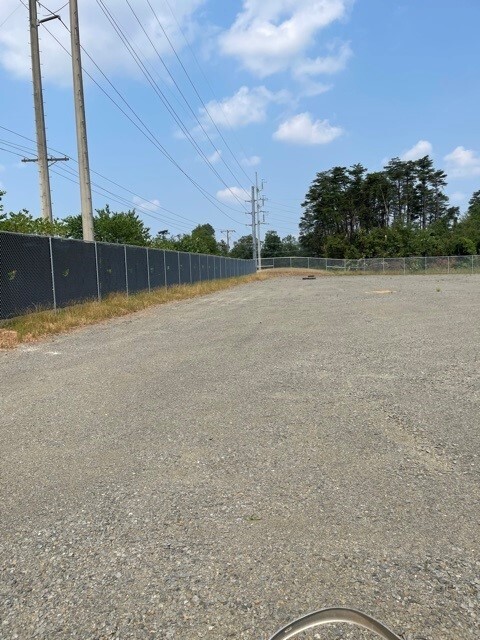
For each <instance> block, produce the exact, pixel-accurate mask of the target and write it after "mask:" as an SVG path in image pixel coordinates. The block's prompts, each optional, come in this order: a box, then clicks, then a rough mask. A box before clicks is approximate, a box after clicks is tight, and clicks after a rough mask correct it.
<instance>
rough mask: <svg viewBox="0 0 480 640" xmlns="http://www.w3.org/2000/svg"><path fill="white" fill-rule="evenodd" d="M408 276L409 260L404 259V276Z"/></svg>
mask: <svg viewBox="0 0 480 640" xmlns="http://www.w3.org/2000/svg"><path fill="white" fill-rule="evenodd" d="M406 274H407V259H406V258H403V275H404V276H405V275H406Z"/></svg>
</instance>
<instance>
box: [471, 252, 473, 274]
mask: <svg viewBox="0 0 480 640" xmlns="http://www.w3.org/2000/svg"><path fill="white" fill-rule="evenodd" d="M471 258H472V275H473V255H472V256H471Z"/></svg>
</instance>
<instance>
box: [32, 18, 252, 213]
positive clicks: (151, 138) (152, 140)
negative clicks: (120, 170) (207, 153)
mask: <svg viewBox="0 0 480 640" xmlns="http://www.w3.org/2000/svg"><path fill="white" fill-rule="evenodd" d="M61 23H62V25H63V26H64V28H65V29H66V30H67V31H68V32H70V30H69V28H68V27H67V25H66V24H65V23H64V22H63V21H61ZM43 27H44V29H45V30H46V31H47V32H48V33H49V34H50V36H51V37H52V38H53V39H54V40H55V41H56V42H57V44H58V45H59V46H60V47H61V48H62V49H63V50H64V51H65V52H66V53H67V54H68V55H71V54H70V52H69V51H68V49H66V47H64V46H63V44H62V43H61V42H60V40H58V38H57V37H56V36H55V35H54V34H53V33H52V32H51V31H50V30H49V29H48V27H46V26H45V25H43ZM82 51H83V52H84V53H85V55H86V56H87V57H88V58H89V60H90V61H91V62H92V64H94V66H95V67H96V68H97V70H98V71H99V72H100V73H101V75H102V76H103V77H104V78H105V80H106V81H107V82H108V84H109V85H110V86H111V87H112V89H113V90H114V91H115V93H116V94H117V95H118V96H119V97H120V99H121V100H122V102H123V103H124V104H125V105H126V106H127V108H128V109H129V110H130V111H131V112H132V114H133V115H134V117H135V118H136V119H137V120H138V121H139V122H140V125H141V126H140V125H139V124H138V123H137V122H135V120H133V118H132V117H131V116H130V115H129V114H128V113H127V112H126V111H125V110H124V109H123V108H122V107H121V106H120V105H119V104H118V102H117V101H116V100H115V99H114V98H112V96H111V95H110V94H109V93H108V92H107V91H106V90H105V89H104V88H103V87H102V86H101V84H100V83H99V82H97V80H96V79H95V78H94V77H93V76H92V75H91V74H90V73H89V72H88V71H86V70H85V69H84V73H85V74H86V75H87V76H88V77H89V78H90V80H91V81H92V82H93V83H94V84H95V85H96V86H97V87H98V88H99V89H100V91H102V93H103V94H104V95H105V96H106V97H107V98H108V99H109V100H110V101H111V102H112V103H113V104H114V105H115V107H116V108H117V109H118V110H119V111H120V112H121V113H122V114H123V115H124V116H125V117H126V118H127V119H128V120H129V121H130V122H131V123H132V124H133V125H134V127H135V128H136V129H138V131H140V133H141V134H142V135H143V136H144V137H145V138H146V139H147V140H148V141H149V142H150V143H151V144H153V146H154V147H156V148H157V149H158V150H159V151H160V152H161V153H162V154H163V155H164V156H165V157H166V158H167V159H168V160H169V161H170V162H171V163H172V164H173V165H174V166H175V167H176V168H177V169H178V170H179V171H180V172H181V173H182V174H183V175H184V176H185V177H186V178H187V180H189V182H191V183H192V184H193V186H194V187H195V188H196V189H197V190H198V191H199V192H200V193H201V194H202V195H203V196H204V198H206V199H207V200H208V201H209V202H210V204H212V205H213V206H214V207H215V208H216V209H218V211H220V213H222V214H223V215H224V216H226V217H227V218H229V219H230V220H232V221H233V222H237V223H238V224H240V223H239V222H238V220H235V219H234V218H232V216H230V215H229V214H228V213H226V212H225V211H224V210H223V209H221V208H220V207H219V206H218V204H217V201H216V198H215V197H214V196H212V195H211V194H210V193H208V191H206V189H204V188H203V187H202V186H201V185H200V184H199V183H198V182H197V181H196V180H195V179H194V178H192V177H191V176H190V175H189V174H188V173H187V172H186V171H185V170H184V169H183V168H182V167H181V166H180V165H179V164H178V162H177V161H176V160H175V159H174V158H173V157H172V156H171V154H170V153H169V152H168V151H167V150H166V149H165V147H164V146H163V145H162V144H161V142H160V141H159V140H158V138H157V137H156V136H155V134H154V133H153V132H152V131H151V129H150V128H149V127H148V126H147V125H146V124H145V122H144V121H143V120H142V119H141V118H140V116H139V115H138V114H137V113H136V112H135V110H134V109H133V107H131V106H130V104H129V103H128V101H127V100H126V99H125V98H124V97H123V95H122V94H121V93H120V92H119V91H118V89H117V88H116V87H115V85H114V84H113V83H112V82H111V80H110V79H109V78H108V77H107V76H106V74H105V73H104V72H103V71H102V69H101V68H100V67H99V65H98V64H97V63H96V62H95V60H94V59H93V58H92V56H91V55H90V54H89V53H88V52H87V51H85V48H84V47H82ZM142 127H143V129H142ZM225 206H227V207H228V205H225ZM228 208H230V209H233V210H234V211H237V212H238V210H237V209H234V208H233V207H228Z"/></svg>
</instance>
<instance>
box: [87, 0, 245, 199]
mask: <svg viewBox="0 0 480 640" xmlns="http://www.w3.org/2000/svg"><path fill="white" fill-rule="evenodd" d="M97 4H98V6H99V7H100V8H101V10H102V12H103V13H104V15H105V16H106V18H107V20H108V21H109V22H110V24H111V25H112V27H113V29H114V31H115V32H116V34H117V36H118V37H119V38H120V40H121V41H122V43H123V45H124V46H125V48H126V49H127V51H128V53H129V54H130V56H131V57H132V58H133V60H134V61H135V63H136V65H137V66H138V67H139V69H140V70H141V72H142V73H143V75H144V76H145V78H146V79H147V81H148V83H149V84H150V86H151V87H152V89H153V90H154V92H155V93H156V95H157V96H158V97H159V99H160V101H161V102H162V104H163V105H164V106H165V108H166V109H167V111H168V112H169V113H170V115H171V116H172V118H173V119H174V120H175V122H176V123H177V125H178V126H179V127H180V129H181V130H182V132H183V133H184V135H185V136H186V138H187V139H188V141H189V142H190V143H191V144H192V146H193V148H194V149H195V150H196V151H197V153H198V154H199V155H200V157H201V158H202V160H203V161H204V162H205V163H206V164H207V166H208V167H209V168H210V169H211V170H212V172H213V173H214V174H215V175H216V177H217V178H218V179H219V180H220V182H221V183H222V184H223V185H224V186H225V187H226V188H227V189H228V190H229V191H230V192H231V193H232V196H233V197H234V198H235V199H236V200H237V201H238V202H239V203H240V205H241V206H243V204H244V203H243V202H242V201H241V200H240V198H239V197H238V196H237V195H236V193H235V192H234V191H232V189H231V188H230V187H229V185H228V184H227V183H226V182H225V181H224V180H223V178H222V177H221V175H220V174H219V173H218V171H217V170H216V169H215V167H214V166H213V164H212V163H211V161H210V160H209V159H208V158H207V156H206V155H205V153H204V152H203V150H202V149H201V147H200V146H199V144H198V143H197V141H196V140H195V139H194V138H193V136H192V134H191V133H190V131H189V130H188V128H187V127H186V125H185V124H184V122H183V121H182V119H181V118H180V116H179V115H178V113H177V112H176V110H175V109H174V107H173V106H172V104H171V103H170V101H169V100H168V98H167V97H166V96H165V94H164V93H163V91H162V90H161V88H160V87H159V85H158V83H157V82H156V80H155V79H154V78H153V77H152V75H151V73H150V72H149V71H148V69H147V68H146V66H145V64H144V63H143V62H142V60H141V58H140V56H139V54H138V53H137V52H136V50H135V48H134V47H133V45H132V44H131V43H130V42H129V40H128V38H127V36H126V35H125V32H124V31H123V29H122V28H121V26H120V25H119V23H118V21H117V20H116V19H115V17H114V16H113V14H112V13H111V11H110V10H109V9H108V8H107V7H106V5H105V3H104V2H103V0H97ZM127 4H128V5H129V7H130V8H131V10H132V12H133V14H134V16H135V18H136V20H137V21H138V23H139V25H140V26H141V28H142V29H143V31H144V33H145V35H146V36H147V38H148V39H149V41H150V43H151V44H152V46H153V48H154V50H155V51H156V52H157V54H158V51H157V50H156V48H155V45H154V44H153V42H152V40H151V39H150V37H149V36H148V34H147V32H146V31H145V29H144V27H143V25H142V23H141V22H140V20H139V18H138V16H137V15H136V13H135V11H134V10H133V9H132V7H131V5H130V4H129V3H128V0H127ZM158 55H159V54H158ZM159 57H160V60H161V61H162V63H163V60H162V59H161V56H160V55H159ZM167 71H168V70H167ZM172 78H173V77H172ZM177 88H178V86H177ZM187 104H188V102H187Z"/></svg>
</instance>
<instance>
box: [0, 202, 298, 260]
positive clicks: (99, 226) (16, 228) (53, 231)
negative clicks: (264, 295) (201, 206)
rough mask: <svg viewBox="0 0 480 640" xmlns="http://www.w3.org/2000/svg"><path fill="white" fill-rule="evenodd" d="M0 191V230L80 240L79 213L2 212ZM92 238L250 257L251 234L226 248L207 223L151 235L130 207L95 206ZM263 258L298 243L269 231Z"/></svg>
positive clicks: (293, 248) (295, 252)
mask: <svg viewBox="0 0 480 640" xmlns="http://www.w3.org/2000/svg"><path fill="white" fill-rule="evenodd" d="M4 193H5V192H0V231H2V230H3V231H11V232H16V233H29V234H36V235H51V236H59V237H64V238H73V239H77V240H81V239H82V217H81V215H76V216H68V217H66V218H64V219H55V220H54V221H53V222H49V221H48V220H45V219H43V218H35V217H33V216H32V215H31V214H30V213H29V212H28V211H27V210H26V209H24V210H22V211H19V212H16V213H15V212H10V213H4V212H3V205H2V203H1V198H2V196H3V195H4ZM93 229H94V235H95V239H96V240H97V241H98V242H113V243H119V244H131V245H137V246H144V247H145V246H149V247H153V248H157V249H169V250H174V251H187V252H190V253H208V254H215V255H224V256H227V255H229V256H231V257H232V258H244V259H249V258H252V255H253V251H252V237H251V236H242V237H241V238H239V239H238V240H237V241H236V242H235V243H234V245H233V248H232V249H229V248H228V247H227V244H226V242H225V241H224V240H220V241H219V242H218V241H217V240H216V238H215V229H214V228H213V226H212V225H211V224H209V223H205V224H199V225H197V226H196V227H195V228H194V229H193V230H192V232H191V233H184V234H180V235H169V234H168V231H164V232H160V233H157V234H156V235H154V236H152V234H151V233H150V229H149V228H148V227H147V226H146V225H145V223H144V222H143V221H142V220H141V218H140V217H139V216H138V214H137V213H136V212H135V210H134V209H132V210H129V211H111V210H110V207H109V206H108V205H106V206H105V207H104V208H103V209H97V210H96V211H95V214H94V217H93ZM262 249H263V255H264V256H265V257H271V256H281V255H282V256H283V255H298V253H299V251H300V245H299V243H298V240H297V239H296V238H295V237H294V236H292V235H289V236H286V237H285V238H283V239H281V238H280V237H279V235H278V234H277V232H276V231H269V232H267V234H266V236H265V240H264V242H263V243H262Z"/></svg>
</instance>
